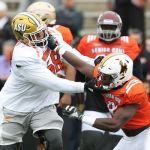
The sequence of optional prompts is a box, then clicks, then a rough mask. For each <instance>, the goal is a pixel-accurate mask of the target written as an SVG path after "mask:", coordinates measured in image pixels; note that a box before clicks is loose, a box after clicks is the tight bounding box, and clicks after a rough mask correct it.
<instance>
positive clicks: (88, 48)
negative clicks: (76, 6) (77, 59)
mask: <svg viewBox="0 0 150 150" xmlns="http://www.w3.org/2000/svg"><path fill="white" fill-rule="evenodd" d="M121 27H122V20H121V18H120V16H119V15H118V14H117V13H115V12H112V11H106V12H104V13H102V14H100V16H99V17H98V20H97V34H98V35H85V36H84V37H83V38H82V39H81V41H80V43H79V45H78V47H77V49H78V51H79V52H80V53H81V54H82V55H84V56H88V57H91V58H95V57H97V56H101V58H102V57H104V56H107V55H108V54H110V53H118V52H119V53H125V54H127V55H128V56H130V57H131V59H132V60H133V61H134V68H133V74H134V75H135V76H137V77H139V78H140V79H142V80H143V76H142V71H141V65H140V60H139V54H140V52H141V49H140V48H139V47H138V44H137V43H136V41H134V40H133V39H131V38H130V37H128V36H121ZM99 58H100V57H99ZM97 60H98V59H97ZM96 63H97V62H96ZM77 75H78V79H79V80H78V81H83V82H85V80H90V79H88V78H86V79H85V76H83V75H82V74H80V73H79V72H78V74H77ZM85 99H86V100H85V111H84V113H85V114H88V115H91V116H93V115H94V116H97V117H108V116H109V113H108V112H109V111H108V109H107V106H106V104H105V102H104V100H103V97H102V96H101V101H99V99H100V95H99V96H98V97H97V96H96V95H95V94H93V93H92V92H90V91H87V92H86V97H85ZM82 131H83V132H82V142H81V149H83V150H86V149H87V148H88V149H89V150H90V149H91V150H93V145H95V149H100V148H101V147H103V146H102V145H101V144H100V142H99V140H97V139H103V140H101V141H102V142H101V143H102V144H103V145H107V146H105V147H104V148H101V149H106V148H107V149H110V150H112V149H113V147H114V146H115V145H116V144H117V143H118V141H119V139H120V138H121V136H119V135H118V136H115V135H114V133H110V134H108V132H107V133H106V132H105V133H104V134H103V131H101V133H100V130H97V129H96V128H92V127H90V126H88V125H87V124H84V123H83V124H82ZM116 134H119V133H118V132H117V133H116ZM89 135H91V136H92V137H93V138H91V136H89ZM119 137H120V138H119ZM104 139H105V141H104ZM115 139H116V140H115ZM111 141H112V142H111Z"/></svg>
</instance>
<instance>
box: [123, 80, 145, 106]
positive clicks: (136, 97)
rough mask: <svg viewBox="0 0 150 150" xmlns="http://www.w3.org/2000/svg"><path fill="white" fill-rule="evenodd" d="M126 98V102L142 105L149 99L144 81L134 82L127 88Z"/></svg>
mask: <svg viewBox="0 0 150 150" xmlns="http://www.w3.org/2000/svg"><path fill="white" fill-rule="evenodd" d="M126 94H127V95H126V99H125V103H124V104H139V105H142V104H143V103H144V102H145V100H147V94H146V89H145V87H144V84H143V83H142V82H136V83H135V84H134V83H133V84H132V85H130V86H129V87H128V88H127V93H126Z"/></svg>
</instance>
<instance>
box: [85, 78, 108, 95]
mask: <svg viewBox="0 0 150 150" xmlns="http://www.w3.org/2000/svg"><path fill="white" fill-rule="evenodd" d="M84 90H89V91H91V92H93V93H106V92H107V90H105V89H103V87H102V86H100V85H99V86H97V80H96V79H95V78H94V79H92V80H90V81H88V82H86V83H85V84H84Z"/></svg>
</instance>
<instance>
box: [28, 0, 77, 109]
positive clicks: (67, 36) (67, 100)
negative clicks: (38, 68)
mask: <svg viewBox="0 0 150 150" xmlns="http://www.w3.org/2000/svg"><path fill="white" fill-rule="evenodd" d="M27 11H28V12H31V13H35V14H36V15H38V16H39V17H40V18H41V19H42V21H44V22H45V23H46V25H47V27H52V28H54V29H56V30H57V31H59V32H60V33H61V34H62V37H63V40H64V41H65V42H66V43H68V44H69V45H71V44H72V41H73V35H72V33H71V31H70V29H69V28H67V27H64V26H62V25H56V10H55V8H54V6H53V5H51V4H50V3H48V2H42V1H38V2H34V3H32V4H31V5H29V6H28V8H27ZM55 55H56V54H55ZM57 55H58V54H57ZM57 57H59V56H57ZM60 62H61V63H62V68H61V69H60V70H59V72H57V74H58V75H59V77H63V78H65V79H69V80H73V81H74V80H75V69H74V67H72V66H71V65H70V64H68V63H67V62H62V61H61V60H60ZM67 104H68V105H69V104H71V96H70V95H69V94H67V93H66V94H64V95H63V97H61V99H60V103H59V106H60V107H64V106H66V105H67Z"/></svg>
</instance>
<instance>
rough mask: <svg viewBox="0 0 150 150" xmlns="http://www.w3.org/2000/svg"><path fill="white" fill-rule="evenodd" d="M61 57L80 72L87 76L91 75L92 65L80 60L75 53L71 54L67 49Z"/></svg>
mask: <svg viewBox="0 0 150 150" xmlns="http://www.w3.org/2000/svg"><path fill="white" fill-rule="evenodd" d="M63 58H64V59H65V60H67V61H68V62H69V63H70V64H71V65H72V66H74V67H75V68H76V69H77V70H79V71H80V72H81V73H83V74H85V75H86V76H88V77H92V75H93V69H94V67H93V66H92V65H90V64H88V63H86V62H85V61H83V60H81V59H80V58H79V57H77V56H76V55H74V54H72V53H71V52H69V51H66V52H65V53H64V55H63Z"/></svg>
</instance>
